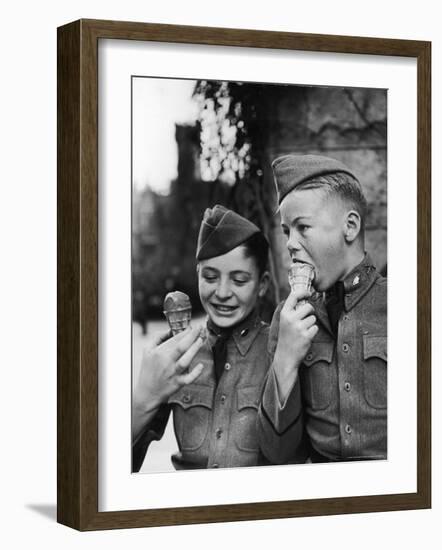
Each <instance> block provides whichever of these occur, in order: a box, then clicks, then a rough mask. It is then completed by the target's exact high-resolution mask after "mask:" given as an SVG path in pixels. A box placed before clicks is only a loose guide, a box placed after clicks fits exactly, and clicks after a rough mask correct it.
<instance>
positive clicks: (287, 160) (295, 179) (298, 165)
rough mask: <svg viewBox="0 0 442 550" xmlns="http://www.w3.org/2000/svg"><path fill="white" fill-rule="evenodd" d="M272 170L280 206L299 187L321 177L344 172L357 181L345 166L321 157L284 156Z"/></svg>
mask: <svg viewBox="0 0 442 550" xmlns="http://www.w3.org/2000/svg"><path fill="white" fill-rule="evenodd" d="M272 168H273V175H274V177H275V185H276V191H277V194H278V204H281V202H282V199H283V198H284V197H285V196H286V195H287V194H288V193H290V191H293V189H295V188H296V187H298V185H301V183H305V182H306V181H309V180H313V179H315V178H316V177H319V176H326V175H328V174H335V173H336V172H344V173H345V174H349V175H350V176H353V177H354V178H355V179H356V180H357V178H356V176H355V175H354V174H353V172H352V171H351V170H350V168H348V167H347V166H345V164H342V162H339V161H338V160H335V159H331V158H328V157H323V156H320V155H284V156H283V157H278V158H277V159H275V160H274V161H273V163H272Z"/></svg>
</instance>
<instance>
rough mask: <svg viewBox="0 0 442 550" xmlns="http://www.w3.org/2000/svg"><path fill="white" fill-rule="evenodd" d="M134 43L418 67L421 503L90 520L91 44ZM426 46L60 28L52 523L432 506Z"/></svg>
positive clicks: (188, 510) (94, 223)
mask: <svg viewBox="0 0 442 550" xmlns="http://www.w3.org/2000/svg"><path fill="white" fill-rule="evenodd" d="M100 39H112V40H122V39H124V40H139V41H157V42H171V43H183V44H200V45H222V46H235V47H249V48H272V49H277V50H303V51H308V52H334V53H337V54H369V55H375V56H402V57H412V58H415V59H416V60H417V71H418V73H417V74H418V76H417V80H418V89H417V101H418V106H417V113H418V121H417V125H418V130H417V133H418V141H417V162H418V166H417V168H418V170H417V178H418V196H417V214H418V236H417V240H418V247H417V257H418V261H417V265H418V289H417V295H418V297H419V299H418V305H417V314H418V315H417V316H418V319H417V323H418V324H417V357H418V361H417V368H418V373H417V449H418V456H417V492H416V493H407V494H402V493H401V494H385V495H373V496H357V497H342V498H321V499H309V500H288V501H278V502H253V503H246V504H229V505H215V506H193V507H182V508H162V509H145V510H130V511H129V510H120V511H113V512H99V511H98V430H99V426H98V206H99V205H98V200H99V199H98V123H97V115H98V101H99V98H98V41H99V40H100ZM430 71H431V44H430V43H429V42H423V41H407V40H393V39H381V38H362V37H347V36H332V35H313V34H299V33H283V32H268V31H266V32H262V31H257V30H239V29H223V28H206V27H190V26H176V25H160V24H147V23H133V22H118V21H99V20H79V21H76V22H73V23H70V24H68V25H65V26H63V27H60V28H59V29H58V125H57V131H58V218H57V228H58V384H57V391H58V410H57V413H58V431H57V435H58V455H57V469H58V472H57V473H58V506H57V510H58V521H59V522H60V523H63V524H65V525H68V526H70V527H73V528H75V529H79V530H82V531H86V530H96V529H113V528H129V527H147V526H160V525H176V524H191V523H208V522H224V521H245V520H252V519H273V518H284V517H287V518H288V517H297V516H315V515H330V514H344V513H360V512H381V511H388V510H407V509H418V508H429V507H430V506H431V401H430V398H431V374H430V349H431V305H430V304H431V266H430V262H431V259H430V253H431V252H430V251H431V232H430V222H431V220H430V201H431V190H430V182H431V124H430V118H431V103H430V101H431V81H430Z"/></svg>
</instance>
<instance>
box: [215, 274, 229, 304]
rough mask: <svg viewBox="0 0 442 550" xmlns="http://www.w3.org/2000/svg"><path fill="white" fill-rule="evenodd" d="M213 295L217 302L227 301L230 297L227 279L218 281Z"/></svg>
mask: <svg viewBox="0 0 442 550" xmlns="http://www.w3.org/2000/svg"><path fill="white" fill-rule="evenodd" d="M215 295H216V297H217V298H218V299H219V300H228V299H229V298H230V297H231V296H232V289H231V287H230V282H229V280H228V279H221V280H220V282H219V284H218V286H217V288H216V291H215Z"/></svg>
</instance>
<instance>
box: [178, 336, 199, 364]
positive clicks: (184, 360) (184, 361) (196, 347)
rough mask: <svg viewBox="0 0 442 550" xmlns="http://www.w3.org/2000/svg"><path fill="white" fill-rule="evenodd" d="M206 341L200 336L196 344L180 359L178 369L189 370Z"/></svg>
mask: <svg viewBox="0 0 442 550" xmlns="http://www.w3.org/2000/svg"><path fill="white" fill-rule="evenodd" d="M203 343H204V340H203V339H202V338H201V337H200V336H199V337H198V338H197V339H196V340H195V342H194V343H193V344H192V345H191V346H190V348H189V349H188V350H186V351H185V352H184V353H183V355H182V356H181V357H180V360H179V361H178V364H177V366H178V368H180V369H183V370H184V369H187V368H188V367H189V365H190V363H191V362H192V361H193V358H194V357H195V355H196V354H197V353H198V351H199V349H200V348H201V346H202V345H203Z"/></svg>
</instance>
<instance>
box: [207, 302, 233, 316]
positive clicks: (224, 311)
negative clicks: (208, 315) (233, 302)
mask: <svg viewBox="0 0 442 550" xmlns="http://www.w3.org/2000/svg"><path fill="white" fill-rule="evenodd" d="M210 305H211V306H212V308H213V309H214V310H215V311H216V312H217V313H220V314H221V315H230V314H231V313H233V312H234V311H236V310H237V309H238V306H226V305H222V304H210Z"/></svg>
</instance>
